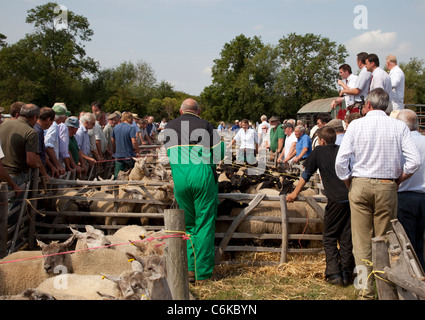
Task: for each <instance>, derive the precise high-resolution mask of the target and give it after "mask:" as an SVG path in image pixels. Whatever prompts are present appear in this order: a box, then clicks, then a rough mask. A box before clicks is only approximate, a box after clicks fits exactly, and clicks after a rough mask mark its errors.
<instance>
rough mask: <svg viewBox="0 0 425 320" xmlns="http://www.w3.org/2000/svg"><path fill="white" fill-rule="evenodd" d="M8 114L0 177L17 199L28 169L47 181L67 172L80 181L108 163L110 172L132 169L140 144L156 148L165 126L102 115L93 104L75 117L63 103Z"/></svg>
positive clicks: (2, 130) (18, 107) (18, 106)
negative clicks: (37, 169) (89, 108)
mask: <svg viewBox="0 0 425 320" xmlns="http://www.w3.org/2000/svg"><path fill="white" fill-rule="evenodd" d="M2 111H4V110H2ZM9 112H10V117H7V118H6V119H3V121H2V123H1V124H0V150H1V153H0V156H1V160H2V161H1V163H2V164H1V166H0V171H1V173H0V175H2V181H7V182H8V183H9V186H10V188H11V189H13V190H15V191H16V192H17V195H19V194H20V193H21V190H19V187H18V186H19V185H21V184H22V183H23V182H24V181H26V180H28V178H29V177H28V173H29V169H30V168H39V170H40V174H41V176H42V177H46V178H50V177H56V178H57V177H60V176H62V175H63V174H65V173H66V172H67V171H74V172H75V173H76V176H77V177H79V178H85V177H87V175H88V173H89V170H90V168H91V167H92V166H94V165H96V164H99V163H102V162H106V161H110V160H112V159H114V160H116V166H115V173H116V172H117V170H120V169H121V170H123V169H126V168H127V167H128V166H125V165H126V164H127V165H128V164H129V166H130V167H131V163H132V161H134V160H133V159H131V158H132V157H136V156H137V155H138V153H139V145H151V144H154V143H157V135H158V132H160V131H161V130H163V128H164V126H165V124H166V119H163V120H162V122H161V123H159V124H157V123H154V117H152V116H146V117H144V118H139V116H138V115H137V114H133V113H131V112H123V113H121V112H120V111H115V112H113V113H105V112H103V111H102V106H101V104H100V103H98V102H93V103H92V105H91V110H87V111H82V112H80V113H79V114H78V116H72V115H71V113H70V112H69V111H68V109H67V107H66V105H65V103H55V104H54V105H53V106H52V107H42V108H39V107H38V106H36V105H34V104H25V103H23V102H15V103H13V104H12V105H11V106H10V111H9ZM112 161H113V160H112ZM115 176H116V175H115Z"/></svg>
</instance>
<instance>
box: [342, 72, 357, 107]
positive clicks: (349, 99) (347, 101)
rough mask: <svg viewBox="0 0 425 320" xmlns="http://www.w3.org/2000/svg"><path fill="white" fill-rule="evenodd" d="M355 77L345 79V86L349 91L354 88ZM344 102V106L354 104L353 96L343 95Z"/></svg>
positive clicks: (352, 75) (351, 75)
mask: <svg viewBox="0 0 425 320" xmlns="http://www.w3.org/2000/svg"><path fill="white" fill-rule="evenodd" d="M357 78H358V77H357V76H356V75H354V74H350V76H349V77H348V78H347V79H345V84H346V85H347V87H349V88H350V89H352V88H355V87H356V84H357ZM344 100H345V105H346V106H347V107H348V106H351V105H352V104H354V103H355V96H354V95H352V94H346V95H344Z"/></svg>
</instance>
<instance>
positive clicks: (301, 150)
mask: <svg viewBox="0 0 425 320" xmlns="http://www.w3.org/2000/svg"><path fill="white" fill-rule="evenodd" d="M305 131H306V128H305V127H304V126H296V127H295V130H294V133H295V137H297V145H296V146H295V150H296V155H295V157H294V158H293V159H292V162H294V163H300V164H303V162H304V160H305V159H307V157H308V156H309V155H310V153H311V151H312V148H311V138H310V137H309V136H308V135H307V134H306V133H305Z"/></svg>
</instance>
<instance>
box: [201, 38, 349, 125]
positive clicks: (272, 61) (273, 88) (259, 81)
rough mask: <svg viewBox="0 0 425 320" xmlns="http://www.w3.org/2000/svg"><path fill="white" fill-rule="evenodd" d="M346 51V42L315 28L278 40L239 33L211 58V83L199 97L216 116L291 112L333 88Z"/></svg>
mask: <svg viewBox="0 0 425 320" xmlns="http://www.w3.org/2000/svg"><path fill="white" fill-rule="evenodd" d="M346 56H347V52H346V49H345V47H344V46H342V45H339V46H338V45H336V43H335V42H331V41H330V40H329V39H327V38H322V37H321V36H316V35H313V34H306V35H304V36H300V35H296V34H289V35H288V36H287V37H283V38H282V39H280V41H279V44H278V45H277V46H273V45H264V44H263V43H262V42H261V39H260V38H258V37H254V38H252V39H250V38H246V37H245V36H244V35H240V36H238V37H236V38H235V39H234V40H232V41H231V42H230V43H228V44H225V46H224V48H223V50H222V51H221V54H220V59H217V60H215V61H214V63H215V65H214V67H213V68H212V71H213V72H212V77H213V84H212V85H211V86H209V87H207V88H205V90H204V92H203V94H202V100H203V102H204V103H205V104H206V105H207V106H208V115H209V116H210V117H211V118H213V119H214V120H215V121H220V120H224V121H233V120H234V119H240V118H248V119H251V120H252V121H258V120H259V119H260V117H261V115H262V114H266V115H269V116H271V115H279V116H281V117H289V116H291V117H294V116H295V114H296V112H297V111H298V109H299V108H301V107H302V106H303V105H304V104H306V103H308V102H310V101H311V100H313V99H317V98H323V97H329V96H332V95H336V94H337V93H336V91H335V86H334V85H335V83H336V80H337V76H338V66H339V65H340V64H341V63H343V61H344V59H345V58H346Z"/></svg>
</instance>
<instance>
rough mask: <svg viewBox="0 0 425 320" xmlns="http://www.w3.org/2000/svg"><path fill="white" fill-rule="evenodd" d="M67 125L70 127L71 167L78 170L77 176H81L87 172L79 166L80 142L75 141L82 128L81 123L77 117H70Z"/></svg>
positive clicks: (66, 122) (69, 148)
mask: <svg viewBox="0 0 425 320" xmlns="http://www.w3.org/2000/svg"><path fill="white" fill-rule="evenodd" d="M65 125H66V126H67V127H68V134H69V144H68V150H69V154H70V157H69V166H70V168H71V170H76V172H77V175H80V174H81V173H85V172H87V168H84V167H83V166H79V163H80V152H82V151H80V149H79V148H78V142H77V139H75V134H76V133H77V131H78V129H79V128H80V121H79V120H78V118H77V117H69V118H68V119H66V121H65Z"/></svg>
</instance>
